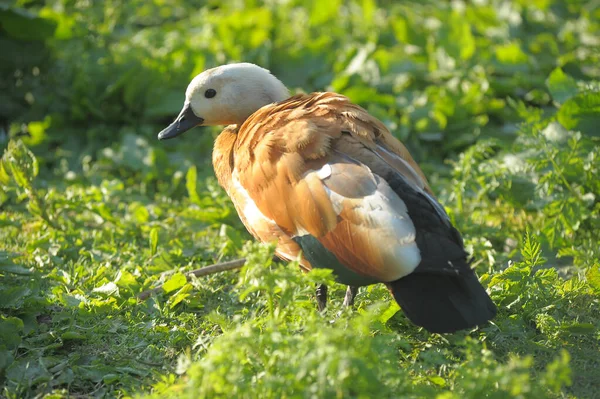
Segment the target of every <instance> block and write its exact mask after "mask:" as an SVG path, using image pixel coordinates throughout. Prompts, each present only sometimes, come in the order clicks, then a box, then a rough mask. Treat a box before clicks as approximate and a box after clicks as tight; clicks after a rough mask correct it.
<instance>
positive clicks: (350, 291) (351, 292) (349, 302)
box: [344, 285, 358, 306]
mask: <svg viewBox="0 0 600 399" xmlns="http://www.w3.org/2000/svg"><path fill="white" fill-rule="evenodd" d="M356 294H358V287H354V286H351V285H349V286H348V288H347V289H346V296H345V297H344V306H354V298H356Z"/></svg>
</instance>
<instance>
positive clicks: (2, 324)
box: [0, 316, 23, 349]
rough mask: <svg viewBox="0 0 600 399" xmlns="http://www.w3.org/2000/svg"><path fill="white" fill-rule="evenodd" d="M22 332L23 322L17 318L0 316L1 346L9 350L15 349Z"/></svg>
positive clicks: (19, 341)
mask: <svg viewBox="0 0 600 399" xmlns="http://www.w3.org/2000/svg"><path fill="white" fill-rule="evenodd" d="M22 331H23V320H21V319H19V318H18V317H4V316H0V337H2V345H4V346H6V347H7V348H9V349H15V348H16V347H17V346H18V345H19V344H20V343H21V332H22Z"/></svg>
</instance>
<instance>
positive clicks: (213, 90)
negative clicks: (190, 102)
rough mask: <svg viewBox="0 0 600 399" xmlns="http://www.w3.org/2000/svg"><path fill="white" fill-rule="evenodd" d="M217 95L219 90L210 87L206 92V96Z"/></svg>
mask: <svg viewBox="0 0 600 399" xmlns="http://www.w3.org/2000/svg"><path fill="white" fill-rule="evenodd" d="M216 95H217V91H216V90H215V89H208V90H206V91H205V92H204V97H206V98H213V97H214V96H216Z"/></svg>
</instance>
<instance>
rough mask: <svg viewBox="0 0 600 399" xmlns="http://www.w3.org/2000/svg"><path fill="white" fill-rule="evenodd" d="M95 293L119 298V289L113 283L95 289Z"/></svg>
mask: <svg viewBox="0 0 600 399" xmlns="http://www.w3.org/2000/svg"><path fill="white" fill-rule="evenodd" d="M93 291H94V292H97V293H100V294H104V295H107V296H119V287H118V286H117V285H116V284H115V283H113V282H112V281H109V282H108V283H106V284H103V285H101V286H100V287H96V288H94V290H93Z"/></svg>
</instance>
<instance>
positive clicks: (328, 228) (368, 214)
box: [158, 63, 496, 333]
mask: <svg viewBox="0 0 600 399" xmlns="http://www.w3.org/2000/svg"><path fill="white" fill-rule="evenodd" d="M201 125H227V127H226V128H225V129H224V130H223V132H222V133H221V134H220V135H219V136H218V137H217V139H216V141H215V146H214V151H213V166H214V169H215V173H216V176H217V179H218V180H219V183H220V184H221V186H223V188H224V189H225V190H226V191H227V194H228V195H229V196H230V197H231V199H232V201H233V204H234V206H235V208H236V210H237V212H238V213H239V216H240V218H241V220H242V222H243V223H244V225H245V226H246V228H247V229H248V230H249V231H250V233H251V234H252V235H253V236H254V237H256V238H257V239H258V240H260V241H263V242H276V243H277V247H276V254H277V255H278V256H280V257H281V258H283V259H288V260H291V259H298V258H299V259H300V264H301V267H302V268H303V269H305V270H310V269H312V268H328V269H332V270H333V272H334V274H335V276H336V279H337V281H338V282H340V283H342V284H346V285H348V286H349V287H352V288H350V289H349V290H348V293H347V295H346V300H345V303H346V304H350V303H352V301H353V299H354V295H355V294H356V288H354V287H357V286H364V285H370V284H375V283H384V284H386V285H387V287H388V288H389V290H390V291H391V293H392V295H393V296H394V298H395V299H396V301H397V302H398V304H399V305H400V307H401V308H402V310H403V311H404V313H405V314H406V315H407V317H408V318H409V319H410V320H411V321H412V322H414V323H415V324H417V325H419V326H422V327H424V328H425V329H427V330H428V331H431V332H438V333H443V332H453V331H456V330H461V329H467V328H472V327H475V326H477V325H480V324H483V323H485V322H487V321H488V320H490V319H492V318H493V317H494V316H495V314H496V306H495V305H494V303H493V302H492V300H491V299H490V297H489V296H488V294H487V293H486V291H485V289H484V288H483V286H482V285H481V284H480V283H479V280H478V279H477V276H476V275H475V273H474V272H473V270H472V269H471V267H470V263H469V260H468V254H467V252H466V251H465V249H464V245H463V241H462V238H461V235H460V233H459V232H458V231H457V230H456V228H454V226H453V225H452V224H451V222H450V219H449V218H448V215H447V214H446V211H445V210H444V208H443V207H442V206H441V205H440V203H439V202H438V201H437V199H436V198H435V196H434V194H433V192H432V191H431V188H430V187H429V185H428V183H427V179H426V178H425V176H424V174H423V172H422V171H421V169H420V168H419V166H418V165H417V164H416V162H415V161H414V160H413V158H412V157H411V155H410V154H409V152H408V150H407V149H406V147H404V145H403V144H402V143H401V142H400V141H399V140H397V139H396V138H395V137H394V136H393V135H392V134H391V133H390V131H389V130H388V128H387V127H386V126H385V125H384V124H383V123H382V122H381V121H379V120H378V119H377V118H375V117H373V116H371V115H370V114H369V113H368V112H367V111H365V110H364V109H363V108H361V107H360V106H358V105H355V104H353V103H352V102H350V100H349V99H348V98H347V97H344V96H342V95H340V94H336V93H327V92H325V93H311V94H298V95H295V96H291V97H290V95H289V92H288V90H287V88H286V87H285V86H284V84H283V83H282V82H280V81H279V80H278V79H277V78H276V77H275V76H273V75H272V74H271V73H270V72H269V71H268V70H266V69H263V68H261V67H259V66H256V65H253V64H248V63H241V64H231V65H224V66H220V67H217V68H213V69H209V70H207V71H205V72H203V73H201V74H200V75H198V76H196V77H195V78H194V79H193V80H192V82H191V83H190V85H189V86H188V88H187V91H186V93H185V103H184V106H183V109H182V110H181V113H180V114H179V116H178V117H177V118H176V120H175V121H174V122H173V123H172V124H171V125H170V126H168V127H167V128H166V129H164V130H163V131H161V132H160V133H159V135H158V138H159V139H161V140H164V139H170V138H173V137H176V136H178V135H180V134H181V133H183V132H185V131H187V130H190V129H191V128H193V127H195V126H201ZM326 295H327V291H326V287H324V286H322V287H319V289H318V290H317V300H318V304H319V308H323V307H324V306H325V303H326V298H327V297H326Z"/></svg>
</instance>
